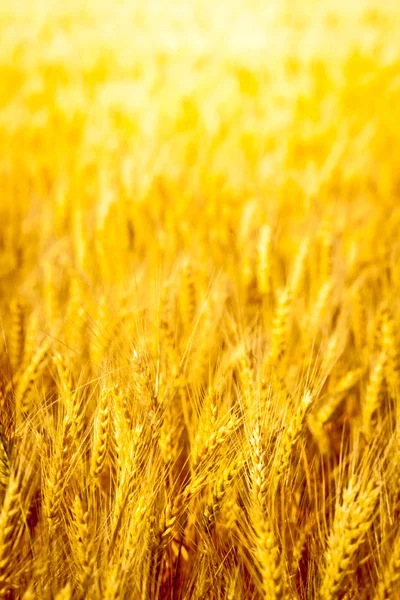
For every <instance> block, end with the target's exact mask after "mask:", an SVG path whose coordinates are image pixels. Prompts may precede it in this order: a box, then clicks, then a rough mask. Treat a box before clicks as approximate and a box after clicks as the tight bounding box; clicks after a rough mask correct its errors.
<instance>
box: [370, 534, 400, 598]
mask: <svg viewBox="0 0 400 600" xmlns="http://www.w3.org/2000/svg"><path fill="white" fill-rule="evenodd" d="M399 584H400V535H399V534H397V536H396V539H395V541H394V545H393V548H392V553H391V555H390V559H389V563H388V564H387V566H386V568H385V569H384V571H383V577H382V580H381V581H380V582H379V584H378V589H377V592H376V594H375V596H374V600H390V598H395V595H396V593H397V592H398V589H399Z"/></svg>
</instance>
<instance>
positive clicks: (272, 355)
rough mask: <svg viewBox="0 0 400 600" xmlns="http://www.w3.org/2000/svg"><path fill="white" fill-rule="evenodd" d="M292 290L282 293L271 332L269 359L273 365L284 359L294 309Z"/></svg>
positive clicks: (287, 288)
mask: <svg viewBox="0 0 400 600" xmlns="http://www.w3.org/2000/svg"><path fill="white" fill-rule="evenodd" d="M292 300H293V297H292V290H291V289H290V287H286V288H285V289H284V290H283V292H282V293H281V295H280V297H279V300H278V306H277V308H276V313H275V316H274V321H273V324H272V332H271V347H270V351H269V359H270V362H271V363H275V362H278V361H279V360H281V358H282V357H283V355H284V353H285V351H286V348H287V345H288V336H289V317H290V311H291V308H292Z"/></svg>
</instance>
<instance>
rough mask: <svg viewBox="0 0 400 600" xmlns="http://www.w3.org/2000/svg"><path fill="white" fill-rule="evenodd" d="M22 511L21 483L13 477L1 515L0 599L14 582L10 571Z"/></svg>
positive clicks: (5, 595)
mask: <svg viewBox="0 0 400 600" xmlns="http://www.w3.org/2000/svg"><path fill="white" fill-rule="evenodd" d="M20 511H21V490H20V482H19V481H18V479H17V478H15V477H14V476H13V477H12V478H11V479H10V481H9V484H8V488H7V491H6V495H5V498H4V502H3V508H2V510H1V514H0V598H5V597H7V593H8V590H9V589H10V587H11V584H12V580H13V574H12V572H11V571H10V569H11V566H12V562H13V560H14V559H15V555H14V554H13V551H14V550H15V549H14V546H15V544H16V541H17V539H18V536H19V531H20V528H21V524H19V517H20Z"/></svg>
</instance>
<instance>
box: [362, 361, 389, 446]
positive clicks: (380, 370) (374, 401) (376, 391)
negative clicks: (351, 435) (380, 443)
mask: <svg viewBox="0 0 400 600" xmlns="http://www.w3.org/2000/svg"><path fill="white" fill-rule="evenodd" d="M385 364H386V352H381V354H380V355H379V357H378V360H377V361H376V363H375V365H374V367H373V369H372V371H371V375H370V379H369V382H368V385H367V390H366V392H365V399H364V404H363V405H362V419H363V428H364V431H365V435H366V436H367V437H368V438H370V437H371V425H372V423H371V420H372V417H373V415H374V413H375V411H376V410H377V409H378V408H379V404H380V399H381V394H382V386H383V381H384V370H385Z"/></svg>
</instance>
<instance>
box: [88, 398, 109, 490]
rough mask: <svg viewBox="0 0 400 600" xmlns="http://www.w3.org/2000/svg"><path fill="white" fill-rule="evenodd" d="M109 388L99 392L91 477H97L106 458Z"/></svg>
mask: <svg viewBox="0 0 400 600" xmlns="http://www.w3.org/2000/svg"><path fill="white" fill-rule="evenodd" d="M108 401H109V390H108V388H103V389H102V390H101V393H100V401H99V407H98V412H97V415H96V420H95V425H94V441H93V449H92V459H91V465H90V474H91V476H92V477H93V479H95V478H97V477H99V475H100V474H101V472H102V470H103V466H104V462H105V459H106V454H107V448H108V440H109V404H108Z"/></svg>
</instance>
